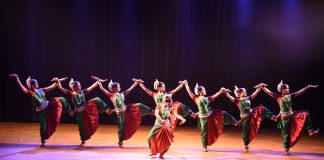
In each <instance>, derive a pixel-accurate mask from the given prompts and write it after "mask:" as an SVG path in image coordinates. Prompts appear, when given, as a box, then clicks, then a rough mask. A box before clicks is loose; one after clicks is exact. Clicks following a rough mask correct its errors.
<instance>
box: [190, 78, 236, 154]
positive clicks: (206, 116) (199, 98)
mask: <svg viewBox="0 0 324 160" xmlns="http://www.w3.org/2000/svg"><path fill="white" fill-rule="evenodd" d="M185 86H186V90H187V92H188V94H189V96H190V97H191V98H192V99H193V100H194V102H195V103H196V105H197V107H198V109H199V115H198V116H199V121H198V122H199V124H200V131H201V143H202V146H203V152H207V146H211V145H212V144H213V143H214V142H216V140H217V138H218V137H219V136H220V134H221V133H222V130H223V125H230V124H232V125H235V126H237V125H238V124H239V122H237V121H236V120H235V119H234V117H233V116H231V115H230V114H228V113H227V112H226V111H221V110H220V109H217V110H214V111H211V109H210V102H212V101H214V100H215V99H216V98H217V97H218V96H220V95H221V94H222V93H224V92H226V89H225V88H221V89H220V90H219V91H218V92H217V93H215V94H214V95H212V96H208V97H206V90H205V87H203V86H199V85H198V83H197V84H196V86H195V94H193V93H192V92H191V91H190V88H189V85H188V82H187V81H186V80H185Z"/></svg>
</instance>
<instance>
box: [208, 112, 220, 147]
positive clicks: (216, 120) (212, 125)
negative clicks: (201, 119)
mask: <svg viewBox="0 0 324 160" xmlns="http://www.w3.org/2000/svg"><path fill="white" fill-rule="evenodd" d="M223 124H224V115H223V112H222V111H221V110H214V111H213V112H212V113H211V115H210V116H209V117H208V124H207V145H208V146H211V145H212V144H213V143H215V142H216V140H217V138H218V137H219V136H220V135H221V134H222V131H223Z"/></svg>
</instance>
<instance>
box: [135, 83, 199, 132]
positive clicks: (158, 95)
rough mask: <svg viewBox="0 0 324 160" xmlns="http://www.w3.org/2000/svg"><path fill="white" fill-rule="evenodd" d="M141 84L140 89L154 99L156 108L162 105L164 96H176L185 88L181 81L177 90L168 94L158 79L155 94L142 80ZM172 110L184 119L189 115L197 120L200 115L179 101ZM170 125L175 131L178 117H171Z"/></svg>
mask: <svg viewBox="0 0 324 160" xmlns="http://www.w3.org/2000/svg"><path fill="white" fill-rule="evenodd" d="M139 82H141V83H140V84H139V85H140V87H141V88H142V89H143V90H144V91H145V92H146V93H147V94H148V95H150V96H151V97H152V98H153V99H154V101H155V104H156V106H158V105H159V104H160V103H162V99H163V96H164V95H166V94H170V95H174V94H175V93H176V92H178V91H179V90H180V89H181V88H182V87H183V86H184V81H180V82H179V85H178V87H177V88H175V89H174V90H172V91H169V92H166V91H165V84H164V83H163V82H160V81H158V80H157V79H156V80H155V82H154V90H155V91H156V92H153V91H151V90H149V89H148V88H146V87H145V85H144V84H143V83H144V81H142V80H140V81H139ZM171 108H172V109H173V110H175V111H176V112H177V113H178V114H179V115H181V116H182V117H187V116H188V115H190V117H192V118H196V117H197V115H198V113H195V112H193V111H192V110H191V109H190V108H189V107H187V106H186V105H184V104H183V103H181V102H179V101H176V102H174V103H173V106H172V107H171ZM170 123H171V127H172V129H175V128H176V125H177V123H178V119H177V118H176V117H174V116H173V115H170Z"/></svg>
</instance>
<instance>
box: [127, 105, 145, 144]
mask: <svg viewBox="0 0 324 160" xmlns="http://www.w3.org/2000/svg"><path fill="white" fill-rule="evenodd" d="M141 120H142V116H141V112H140V109H139V106H138V105H137V103H134V104H129V105H127V108H126V110H125V122H124V140H127V139H129V138H131V137H132V136H133V134H134V133H135V132H136V131H137V129H138V128H139V126H140V124H141Z"/></svg>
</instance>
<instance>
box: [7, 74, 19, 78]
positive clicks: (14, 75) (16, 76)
mask: <svg viewBox="0 0 324 160" xmlns="http://www.w3.org/2000/svg"><path fill="white" fill-rule="evenodd" d="M9 77H13V78H19V77H18V75H17V74H9Z"/></svg>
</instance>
